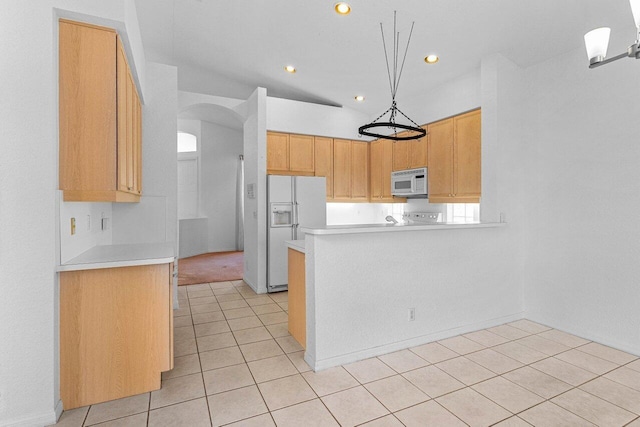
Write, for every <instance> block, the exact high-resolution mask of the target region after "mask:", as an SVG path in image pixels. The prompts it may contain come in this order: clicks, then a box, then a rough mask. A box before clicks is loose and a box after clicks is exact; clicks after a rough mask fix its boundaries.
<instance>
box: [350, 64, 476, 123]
mask: <svg viewBox="0 0 640 427" xmlns="http://www.w3.org/2000/svg"><path fill="white" fill-rule="evenodd" d="M482 102H483V99H482V89H481V78H480V70H479V69H478V70H476V71H475V72H472V73H469V74H466V75H463V76H461V77H458V78H455V79H453V80H451V81H449V82H447V83H445V84H442V85H440V86H439V87H437V88H435V89H434V90H432V91H430V92H429V93H428V94H422V93H416V94H413V96H406V97H404V98H403V99H402V105H405V104H406V105H407V111H412V112H415V113H412V114H410V115H409V116H410V117H411V118H412V119H413V120H414V121H415V122H416V123H419V124H421V125H423V124H427V123H431V122H435V121H438V120H440V119H444V118H447V117H451V116H455V115H457V114H460V113H463V112H465V111H469V110H473V109H474V108H478V107H480V105H481V104H482ZM402 105H401V107H402ZM356 130H357V129H356Z"/></svg>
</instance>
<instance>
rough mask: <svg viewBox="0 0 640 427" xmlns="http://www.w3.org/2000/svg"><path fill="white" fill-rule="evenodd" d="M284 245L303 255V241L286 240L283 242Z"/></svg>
mask: <svg viewBox="0 0 640 427" xmlns="http://www.w3.org/2000/svg"><path fill="white" fill-rule="evenodd" d="M284 244H285V245H287V247H288V248H291V249H293V250H294V251H298V252H302V253H305V252H304V250H305V246H304V239H300V240H287V241H286V242H284Z"/></svg>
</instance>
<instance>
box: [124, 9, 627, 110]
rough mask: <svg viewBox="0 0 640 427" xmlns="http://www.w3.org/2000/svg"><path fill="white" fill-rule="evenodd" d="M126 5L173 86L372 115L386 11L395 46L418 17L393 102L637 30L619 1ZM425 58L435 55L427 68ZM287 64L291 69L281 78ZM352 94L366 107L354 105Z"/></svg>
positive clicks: (383, 98)
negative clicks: (488, 60) (600, 31)
mask: <svg viewBox="0 0 640 427" xmlns="http://www.w3.org/2000/svg"><path fill="white" fill-rule="evenodd" d="M135 2H136V6H137V12H138V19H139V21H140V29H141V33H142V39H143V43H144V47H145V53H146V55H147V59H148V60H151V61H156V62H162V63H165V64H170V65H175V66H177V67H178V74H179V88H180V89H181V90H190V91H199V92H202V93H210V94H215V95H220V96H228V97H235V98H239V99H246V98H247V97H248V96H249V95H250V94H251V92H252V91H253V90H254V89H255V88H256V87H258V86H261V87H265V88H267V93H268V94H269V95H270V96H275V97H282V98H289V99H295V100H300V101H307V102H317V103H323V104H328V105H338V106H345V107H349V108H353V109H355V110H359V111H361V112H363V113H364V114H366V115H367V116H369V117H372V118H375V117H377V116H378V115H379V114H381V113H382V112H383V111H384V110H386V109H387V108H388V107H389V105H390V101H391V97H390V91H389V81H388V77H387V70H386V65H385V59H384V51H383V48H382V39H381V35H380V22H382V23H383V25H384V31H385V34H386V35H387V37H388V40H390V39H389V37H392V34H393V32H392V28H393V11H394V10H397V22H398V31H399V32H400V46H401V48H400V50H401V52H404V46H405V45H406V40H407V37H408V35H409V30H410V27H411V22H413V21H415V28H414V30H413V35H412V39H411V44H410V46H409V51H408V54H407V59H406V64H405V68H404V72H403V74H402V79H401V82H400V86H399V90H398V94H397V100H398V105H399V106H400V108H401V109H402V99H403V97H411V98H412V99H415V97H420V96H424V97H427V96H428V93H429V90H430V89H432V88H434V87H435V86H438V85H440V84H442V83H444V82H446V81H448V80H451V79H454V78H456V77H458V76H461V75H464V74H467V73H472V72H474V71H476V70H478V69H479V67H480V62H481V59H482V58H484V57H486V56H488V55H491V54H494V53H501V54H503V55H504V56H506V57H507V58H509V59H511V60H512V61H513V62H515V63H516V64H518V65H519V66H522V67H527V66H530V65H532V64H535V63H538V62H541V61H543V60H545V59H546V58H550V57H553V56H556V55H559V54H561V53H564V52H568V51H571V50H574V49H578V48H581V47H582V46H583V39H582V36H583V35H584V33H585V32H587V31H588V30H590V29H593V28H595V27H599V26H605V25H606V26H610V27H612V33H623V34H627V33H628V34H629V37H628V39H629V43H631V42H632V41H633V37H634V35H635V28H634V25H633V18H632V16H631V9H630V7H629V3H628V0H536V1H526V0H394V1H382V0H380V1H372V0H352V1H351V2H350V4H351V6H352V12H351V13H350V14H349V15H347V16H340V15H338V14H336V13H335V12H334V9H333V6H334V3H335V2H334V1H333V0H307V1H284V0H268V1H265V0H253V1H251V0H233V1H224V2H223V1H220V0H135ZM388 43H389V41H388ZM388 46H389V49H390V48H391V47H390V45H388ZM625 48H626V46H611V50H612V51H616V52H617V51H618V50H620V51H623V50H624V49H625ZM430 53H437V54H438V55H440V57H441V60H440V62H439V63H437V64H435V65H428V64H426V63H425V62H424V61H423V58H424V57H425V56H426V55H427V54H430ZM287 64H292V65H295V66H296V68H297V70H298V71H297V73H295V74H289V73H286V72H285V71H284V69H283V67H284V66H285V65H287ZM584 66H585V67H586V66H587V58H586V53H585V63H584ZM358 94H362V95H364V96H365V97H366V100H365V102H363V103H357V102H356V101H355V100H354V96H355V95H358Z"/></svg>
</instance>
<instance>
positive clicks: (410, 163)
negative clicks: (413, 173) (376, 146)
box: [393, 132, 428, 171]
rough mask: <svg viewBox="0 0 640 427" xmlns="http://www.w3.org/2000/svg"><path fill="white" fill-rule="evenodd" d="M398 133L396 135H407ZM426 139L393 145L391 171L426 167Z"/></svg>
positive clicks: (398, 142)
mask: <svg viewBox="0 0 640 427" xmlns="http://www.w3.org/2000/svg"><path fill="white" fill-rule="evenodd" d="M407 134H408V132H400V133H399V134H398V135H399V136H401V135H407ZM427 151H428V147H427V137H424V138H420V139H411V140H408V141H395V142H394V143H393V170H394V171H400V170H405V169H415V168H424V167H427Z"/></svg>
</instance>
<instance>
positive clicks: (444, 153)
mask: <svg viewBox="0 0 640 427" xmlns="http://www.w3.org/2000/svg"><path fill="white" fill-rule="evenodd" d="M480 117H481V116H480V110H475V111H472V112H470V113H466V114H462V115H460V116H455V117H453V118H450V119H446V120H442V121H439V122H435V123H432V124H430V125H429V126H428V132H429V135H428V139H429V154H428V167H429V201H430V202H431V203H478V202H479V200H480V188H481V185H480V184H481V183H480V178H481V177H480V162H481V158H480V147H481V132H480Z"/></svg>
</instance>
